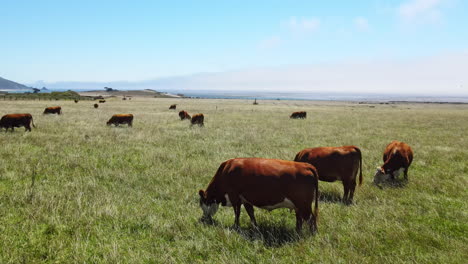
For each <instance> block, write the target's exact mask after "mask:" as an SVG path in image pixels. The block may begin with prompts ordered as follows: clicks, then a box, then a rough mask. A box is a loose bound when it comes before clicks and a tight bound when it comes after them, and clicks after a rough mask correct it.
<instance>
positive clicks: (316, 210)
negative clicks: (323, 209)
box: [314, 170, 320, 223]
mask: <svg viewBox="0 0 468 264" xmlns="http://www.w3.org/2000/svg"><path fill="white" fill-rule="evenodd" d="M314 173H315V210H314V211H315V212H314V214H315V223H318V199H319V196H320V194H319V192H318V173H317V170H315V171H314Z"/></svg>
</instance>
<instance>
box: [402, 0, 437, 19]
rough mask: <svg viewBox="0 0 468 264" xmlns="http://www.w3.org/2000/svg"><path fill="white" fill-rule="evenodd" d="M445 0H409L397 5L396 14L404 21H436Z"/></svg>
mask: <svg viewBox="0 0 468 264" xmlns="http://www.w3.org/2000/svg"><path fill="white" fill-rule="evenodd" d="M445 1H446V0H409V1H407V2H405V3H402V4H401V5H400V6H399V7H398V15H399V16H400V18H402V19H404V20H405V21H411V22H415V21H416V22H419V23H421V22H438V21H439V20H440V19H441V16H442V15H441V10H440V9H441V8H442V4H443V2H445Z"/></svg>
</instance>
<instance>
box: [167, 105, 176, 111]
mask: <svg viewBox="0 0 468 264" xmlns="http://www.w3.org/2000/svg"><path fill="white" fill-rule="evenodd" d="M176 107H177V105H176V104H172V105H171V106H169V109H174V110H175V109H176Z"/></svg>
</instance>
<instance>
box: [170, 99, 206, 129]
mask: <svg viewBox="0 0 468 264" xmlns="http://www.w3.org/2000/svg"><path fill="white" fill-rule="evenodd" d="M176 108H177V105H175V104H173V105H171V106H169V110H171V109H172V110H176ZM179 118H180V120H185V119H187V120H190V124H191V125H192V126H193V125H199V126H204V124H205V116H204V115H203V114H201V113H200V114H194V115H193V116H190V115H189V113H188V112H187V111H185V110H182V111H180V112H179Z"/></svg>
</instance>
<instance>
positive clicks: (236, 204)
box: [228, 194, 242, 228]
mask: <svg viewBox="0 0 468 264" xmlns="http://www.w3.org/2000/svg"><path fill="white" fill-rule="evenodd" d="M228 196H229V200H230V201H231V204H232V208H234V216H235V218H234V228H239V225H240V224H239V217H240V213H241V206H242V202H241V200H240V198H239V195H233V194H228Z"/></svg>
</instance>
